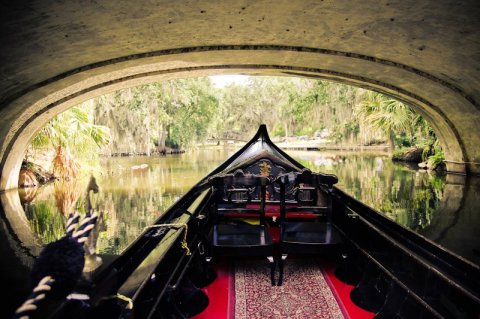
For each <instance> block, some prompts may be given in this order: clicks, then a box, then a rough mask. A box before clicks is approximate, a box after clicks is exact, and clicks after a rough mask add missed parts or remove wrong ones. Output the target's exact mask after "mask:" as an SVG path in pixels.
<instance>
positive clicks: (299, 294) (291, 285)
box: [235, 259, 344, 319]
mask: <svg viewBox="0 0 480 319" xmlns="http://www.w3.org/2000/svg"><path fill="white" fill-rule="evenodd" d="M269 274H270V271H269V266H268V265H267V264H266V262H265V263H264V262H262V261H256V262H254V261H245V262H241V263H237V265H236V266H235V319H256V318H258V319H280V318H282V319H283V318H288V319H304V318H305V319H307V318H308V319H312V318H317V319H326V318H328V319H337V318H342V319H343V318H344V316H343V314H342V311H341V310H340V307H339V306H338V303H337V301H336V299H335V297H334V295H333V293H332V291H331V290H330V287H329V286H328V284H327V282H326V281H325V278H324V276H323V274H322V271H321V269H320V267H319V265H318V263H315V261H308V260H295V259H287V261H286V263H285V271H284V281H283V285H282V286H280V287H277V286H271V285H270V277H269Z"/></svg>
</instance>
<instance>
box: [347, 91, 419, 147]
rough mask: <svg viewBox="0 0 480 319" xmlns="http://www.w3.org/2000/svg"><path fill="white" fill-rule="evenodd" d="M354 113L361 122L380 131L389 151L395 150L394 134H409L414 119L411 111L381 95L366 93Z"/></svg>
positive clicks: (371, 92)
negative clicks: (384, 136)
mask: <svg viewBox="0 0 480 319" xmlns="http://www.w3.org/2000/svg"><path fill="white" fill-rule="evenodd" d="M355 113H356V114H357V115H358V117H359V118H360V120H361V121H363V122H365V123H367V124H368V125H370V126H372V127H373V128H375V129H378V130H381V131H382V132H383V133H384V134H385V135H386V136H387V137H388V141H389V147H390V149H391V150H393V149H394V148H395V134H396V133H397V134H400V133H408V134H411V132H412V127H411V124H412V122H413V119H414V117H415V114H414V112H413V111H412V109H411V108H410V107H409V106H407V105H406V104H403V103H401V102H399V101H396V100H394V99H392V98H389V97H387V96H385V95H383V94H380V93H377V92H373V91H367V92H366V94H365V99H364V101H363V102H362V103H360V104H358V105H357V107H356V109H355Z"/></svg>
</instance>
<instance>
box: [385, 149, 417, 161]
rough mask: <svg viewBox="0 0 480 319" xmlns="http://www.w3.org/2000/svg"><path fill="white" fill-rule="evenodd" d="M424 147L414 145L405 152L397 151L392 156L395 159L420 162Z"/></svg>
mask: <svg viewBox="0 0 480 319" xmlns="http://www.w3.org/2000/svg"><path fill="white" fill-rule="evenodd" d="M422 154H423V149H421V148H416V147H412V148H409V149H407V150H405V152H404V153H400V154H399V153H396V154H394V155H393V156H392V160H393V161H401V162H414V163H420V162H421V161H422Z"/></svg>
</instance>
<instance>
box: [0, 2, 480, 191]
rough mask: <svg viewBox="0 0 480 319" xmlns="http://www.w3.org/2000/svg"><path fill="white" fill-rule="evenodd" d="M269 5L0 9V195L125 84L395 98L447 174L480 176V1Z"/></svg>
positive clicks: (40, 4) (73, 5)
mask: <svg viewBox="0 0 480 319" xmlns="http://www.w3.org/2000/svg"><path fill="white" fill-rule="evenodd" d="M271 4H272V3H271V2H270V1H267V0H265V1H256V2H252V3H246V4H245V5H242V4H239V3H238V2H236V1H222V2H215V1H208V0H201V1H198V2H197V3H195V4H194V5H188V4H186V3H180V2H177V3H170V2H167V1H165V3H163V2H162V1H159V2H158V5H162V6H161V8H157V9H152V10H150V11H148V10H145V9H142V5H143V6H152V5H154V4H153V3H152V2H150V1H147V0H141V1H140V2H136V3H131V4H126V3H117V2H115V1H105V2H102V4H99V3H89V4H83V5H82V7H81V8H80V7H79V3H77V2H74V1H65V2H62V3H51V2H49V1H39V2H38V3H36V4H33V5H31V7H28V6H25V5H22V1H19V2H18V3H16V4H14V5H11V7H10V8H8V9H9V10H8V11H5V10H2V13H1V15H2V17H1V18H2V19H0V21H2V30H4V33H2V43H6V45H5V46H3V47H2V51H1V52H0V60H1V61H3V62H2V64H1V66H0V74H2V75H3V76H2V77H1V78H0V92H2V95H1V96H0V107H1V109H0V124H1V125H0V143H1V144H0V169H1V180H0V189H8V188H15V187H17V178H18V170H19V166H20V162H21V158H22V157H23V152H24V150H25V146H26V144H27V143H28V141H29V140H30V139H31V137H32V136H33V134H34V133H35V132H36V131H37V130H38V129H39V128H40V127H41V125H43V124H44V123H46V121H48V120H49V119H50V118H52V117H53V116H54V115H56V114H58V113H59V112H61V111H63V110H65V109H67V108H69V107H71V106H73V105H75V104H77V103H79V102H82V101H84V100H86V99H89V98H92V97H94V96H97V95H101V94H104V93H107V92H110V91H113V90H116V89H120V88H124V87H128V86H134V85H139V84H142V83H148V82H152V81H159V80H166V79H173V78H181V77H192V76H203V75H212V74H231V73H242V74H251V75H285V76H305V77H311V78H322V79H328V80H334V81H339V82H343V83H347V84H352V85H356V86H360V87H364V88H368V89H373V90H376V91H380V92H382V93H386V94H389V95H391V96H394V97H396V98H397V99H400V100H402V101H405V102H407V103H409V104H411V105H413V106H414V107H415V108H416V110H417V111H418V112H420V113H421V114H422V115H423V116H425V117H426V119H427V120H428V121H429V122H430V123H431V124H432V125H433V127H434V129H435V131H436V132H437V134H438V135H439V137H440V139H441V141H442V146H443V148H444V150H445V154H446V158H447V167H448V169H449V170H450V171H452V172H457V173H480V164H479V163H480V148H479V147H478V146H477V141H478V140H479V137H480V132H479V130H478V123H479V122H480V104H479V100H480V90H478V88H477V87H476V83H479V82H480V81H479V79H480V70H479V68H478V57H479V52H480V42H479V41H478V38H477V37H476V36H475V34H478V33H476V32H477V31H479V21H478V19H477V17H478V13H480V5H479V4H478V2H476V1H474V0H471V1H465V2H462V4H461V5H458V4H457V3H456V2H454V1H445V2H442V3H441V4H439V3H437V2H435V1H433V0H432V1H427V3H426V4H422V5H419V4H418V3H416V2H414V1H403V2H401V3H394V4H390V3H388V2H386V3H378V2H377V1H373V0H372V1H366V2H362V3H358V4H355V5H353V4H352V3H351V2H350V1H347V0H344V1H342V0H341V1H335V2H334V3H333V2H332V3H330V2H327V3H323V1H322V2H318V1H314V0H301V1H298V2H295V3H291V2H290V1H288V0H284V1H283V0H282V1H276V2H275V5H274V6H272V5H271ZM428 4H431V5H432V8H430V7H429V6H428ZM419 6H420V7H419ZM29 9H31V10H29ZM80 9H81V10H80ZM59 12H61V14H59ZM80 12H81V14H80ZM6 13H7V14H6ZM55 13H56V14H55ZM127 13H128V14H127ZM40 18H42V19H40ZM182 19H183V20H182ZM38 21H41V22H38ZM72 21H75V22H72ZM459 34H460V35H461V36H459ZM19 36H21V37H23V38H22V40H23V41H22V42H19V41H16V42H15V40H18V39H17V38H16V37H19ZM110 39H114V41H113V40H111V41H110ZM36 47H38V48H39V50H34V49H32V48H36ZM460 48H461V49H460Z"/></svg>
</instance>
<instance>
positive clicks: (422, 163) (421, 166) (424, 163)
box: [418, 162, 428, 169]
mask: <svg viewBox="0 0 480 319" xmlns="http://www.w3.org/2000/svg"><path fill="white" fill-rule="evenodd" d="M418 167H420V168H424V169H425V168H427V167H428V164H427V162H421V163H418Z"/></svg>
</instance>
